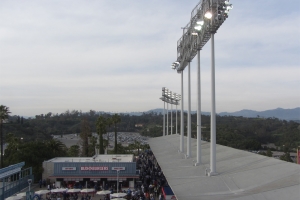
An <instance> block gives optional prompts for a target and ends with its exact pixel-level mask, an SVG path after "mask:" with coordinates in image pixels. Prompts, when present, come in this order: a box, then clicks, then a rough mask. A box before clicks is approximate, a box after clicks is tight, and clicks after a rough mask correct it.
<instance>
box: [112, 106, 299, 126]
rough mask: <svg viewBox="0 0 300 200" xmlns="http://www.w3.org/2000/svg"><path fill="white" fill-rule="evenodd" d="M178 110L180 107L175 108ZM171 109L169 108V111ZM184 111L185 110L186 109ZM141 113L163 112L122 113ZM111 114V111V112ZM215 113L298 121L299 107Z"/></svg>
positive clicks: (137, 114) (134, 113)
mask: <svg viewBox="0 0 300 200" xmlns="http://www.w3.org/2000/svg"><path fill="white" fill-rule="evenodd" d="M177 110H178V111H180V108H177ZM170 111H171V109H170V108H169V112H170ZM165 112H166V111H165ZM173 112H175V108H173ZM184 112H187V111H186V110H185V111H184ZM143 113H157V114H163V109H162V108H156V109H152V110H148V111H145V112H126V113H123V114H128V115H133V116H141V115H142V114H143ZM195 113H197V111H191V114H195ZM112 114H113V113H112ZM201 114H202V115H210V112H201ZM217 115H220V116H225V115H228V116H242V117H258V116H259V117H263V118H269V117H275V118H278V119H282V120H288V121H289V120H293V121H297V122H299V121H300V107H297V108H293V109H283V108H276V109H273V110H265V111H255V110H246V109H244V110H240V111H237V112H221V113H217Z"/></svg>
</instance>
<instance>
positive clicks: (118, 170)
mask: <svg viewBox="0 0 300 200" xmlns="http://www.w3.org/2000/svg"><path fill="white" fill-rule="evenodd" d="M117 193H119V170H117Z"/></svg>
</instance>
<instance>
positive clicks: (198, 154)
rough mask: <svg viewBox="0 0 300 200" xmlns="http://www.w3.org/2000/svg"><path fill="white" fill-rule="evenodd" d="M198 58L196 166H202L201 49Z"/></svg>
mask: <svg viewBox="0 0 300 200" xmlns="http://www.w3.org/2000/svg"><path fill="white" fill-rule="evenodd" d="M197 58H198V73H197V76H198V77H197V78H198V84H197V90H198V99H197V100H198V107H197V162H196V163H195V165H200V164H201V81H200V79H201V76H200V49H198V53H197Z"/></svg>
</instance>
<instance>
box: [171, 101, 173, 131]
mask: <svg viewBox="0 0 300 200" xmlns="http://www.w3.org/2000/svg"><path fill="white" fill-rule="evenodd" d="M171 135H173V104H172V103H171Z"/></svg>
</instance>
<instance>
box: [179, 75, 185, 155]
mask: <svg viewBox="0 0 300 200" xmlns="http://www.w3.org/2000/svg"><path fill="white" fill-rule="evenodd" d="M183 99H184V95H183V70H182V71H181V113H180V148H179V150H180V152H183V149H184V143H183V138H184V137H183V136H184V121H183V120H184V119H183Z"/></svg>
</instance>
